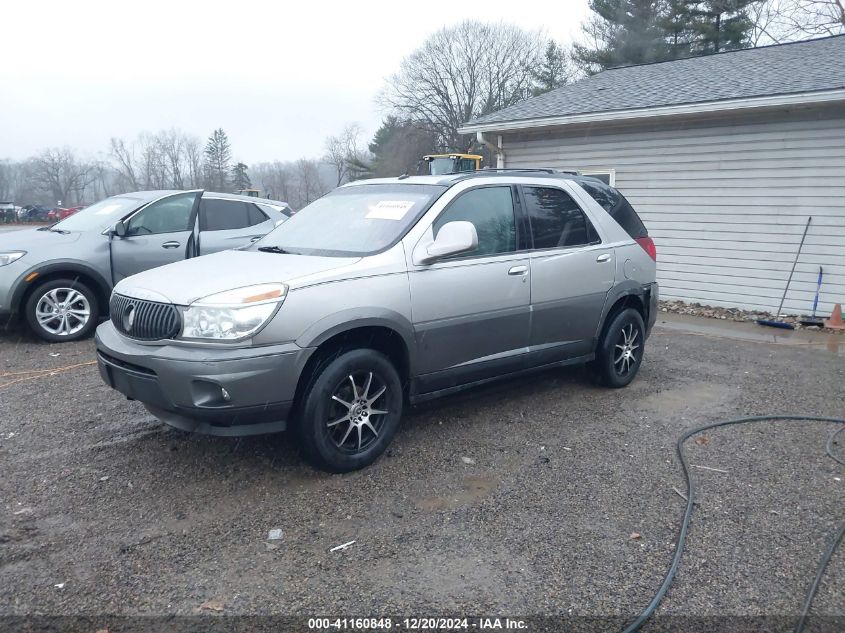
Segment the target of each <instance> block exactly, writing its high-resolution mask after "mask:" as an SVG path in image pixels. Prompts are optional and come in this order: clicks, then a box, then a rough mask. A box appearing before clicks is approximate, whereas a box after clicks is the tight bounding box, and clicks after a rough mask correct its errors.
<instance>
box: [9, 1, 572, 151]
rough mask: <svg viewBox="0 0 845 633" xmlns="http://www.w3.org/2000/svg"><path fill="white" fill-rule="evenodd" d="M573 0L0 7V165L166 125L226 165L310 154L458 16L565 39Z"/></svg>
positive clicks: (365, 117) (368, 124) (363, 111)
mask: <svg viewBox="0 0 845 633" xmlns="http://www.w3.org/2000/svg"><path fill="white" fill-rule="evenodd" d="M587 11H588V10H587V0H557V1H552V2H546V1H542V2H536V1H535V2H515V1H514V0H477V1H474V2H456V1H454V0H451V1H447V2H444V1H441V0H421V1H419V2H401V1H397V0H391V1H382V0H377V1H366V2H365V1H363V0H360V1H358V2H350V1H346V2H321V1H320V0H295V1H293V2H291V1H290V0H286V1H284V2H280V1H278V0H275V1H274V0H267V1H264V2H259V1H255V0H227V1H225V2H219V1H217V0H204V1H202V2H194V1H193V0H191V1H186V0H166V1H164V0H143V1H139V2H115V1H114V0H108V1H103V2H101V1H99V0H76V1H74V2H68V1H67V0H62V1H60V2H57V1H55V0H48V1H46V2H45V1H44V0H42V1H40V2H6V3H5V4H4V7H3V11H2V13H3V25H4V28H3V29H2V31H3V34H2V40H3V52H2V58H1V59H2V62H1V63H0V87H2V88H0V158H11V159H22V158H26V157H28V156H30V155H32V154H35V153H37V152H38V151H40V150H42V149H44V148H46V147H54V146H64V145H68V146H71V147H74V148H76V149H78V150H79V151H80V152H81V153H83V154H85V155H88V156H92V157H93V156H96V155H98V154H105V153H106V152H107V150H108V144H109V139H110V138H111V137H113V136H117V137H122V138H125V139H127V140H128V139H134V138H135V137H136V136H137V135H138V134H139V133H140V132H143V131H151V132H155V131H158V130H161V129H166V128H171V127H176V128H180V129H182V130H184V131H186V132H190V133H193V134H196V135H198V136H200V137H202V138H203V139H204V138H205V137H207V136H208V135H209V134H210V132H211V131H212V130H213V129H214V128H217V127H222V128H223V129H224V130H226V132H227V133H228V134H229V138H230V140H231V142H232V147H233V150H234V156H235V158H236V159H238V160H243V161H245V162H249V163H257V162H261V161H267V160H274V159H279V160H293V159H296V158H298V157H300V156H318V155H320V154H321V153H322V151H323V141H324V139H325V137H326V136H327V135H329V134H334V133H337V132H339V131H340V130H341V129H342V128H343V126H344V125H345V124H346V123H350V122H357V123H359V124H360V125H361V126H362V127H363V129H364V132H365V134H366V135H367V137H368V138H369V137H370V136H371V135H372V133H373V132H374V131H375V129H376V128H377V127H378V124H379V121H380V120H381V118H382V116H383V114H384V113H383V112H380V111H379V110H378V107H377V105H376V103H375V101H374V98H375V96H376V94H377V93H378V91H379V90H380V88H381V87H382V86H383V85H384V80H385V78H386V77H388V76H389V75H391V74H392V73H393V72H395V71H396V70H397V69H398V67H399V63H400V61H401V60H402V58H403V57H404V56H406V55H408V54H409V53H411V52H412V51H413V50H414V49H415V48H416V47H417V46H419V45H420V44H421V43H422V42H423V41H424V40H425V38H426V36H427V35H428V34H430V33H431V32H433V31H435V30H437V29H438V28H440V27H442V26H444V25H447V24H453V23H455V22H459V21H461V20H464V19H467V18H476V19H481V20H488V21H498V20H503V21H506V22H513V23H516V24H518V25H519V26H522V27H523V28H526V29H530V30H534V29H543V30H544V31H545V34H546V35H547V36H549V37H553V38H555V39H557V40H559V41H562V42H568V41H571V40H572V39H573V38H575V37H577V36H578V33H579V28H580V24H581V22H582V20H583V19H584V17H585V16H586V14H587Z"/></svg>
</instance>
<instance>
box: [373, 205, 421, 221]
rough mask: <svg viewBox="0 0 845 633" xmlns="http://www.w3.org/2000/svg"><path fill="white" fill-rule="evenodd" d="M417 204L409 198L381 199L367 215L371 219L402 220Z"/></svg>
mask: <svg viewBox="0 0 845 633" xmlns="http://www.w3.org/2000/svg"><path fill="white" fill-rule="evenodd" d="M415 204H416V203H415V202H410V201H408V200H381V201H380V202H378V203H376V205H375V206H372V207H370V211H369V213H367V215H366V216H365V217H366V218H367V219H371V220H401V219H402V218H404V217H405V214H406V213H407V212H408V209H410V208H411V207H413V206H414V205H415Z"/></svg>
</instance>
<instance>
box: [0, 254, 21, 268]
mask: <svg viewBox="0 0 845 633" xmlns="http://www.w3.org/2000/svg"><path fill="white" fill-rule="evenodd" d="M24 255H26V251H9V252H7V253H0V266H6V265H7V264H11V263H12V262H16V261H18V260H19V259H20V258H21V257H23V256H24Z"/></svg>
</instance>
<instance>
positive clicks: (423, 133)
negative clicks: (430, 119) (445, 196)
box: [368, 116, 437, 176]
mask: <svg viewBox="0 0 845 633" xmlns="http://www.w3.org/2000/svg"><path fill="white" fill-rule="evenodd" d="M436 148H437V134H436V133H435V132H432V131H431V130H428V129H426V128H425V127H424V126H422V125H420V124H418V123H413V122H409V121H402V120H400V119H399V118H398V117H396V116H388V117H387V118H385V119H384V121H383V122H382V124H381V127H379V129H378V130H376V133H375V135H374V137H373V140H372V142H371V143H370V144H369V147H368V149H369V150H370V154H371V155H372V161H371V163H370V164H369V165H368V168H369V173H370V174H371V175H374V176H399V175H401V174H415V173H416V172H417V165H418V163H419V162H420V161H421V160H422V157H423V156H425V155H426V154H433V153H435V151H436Z"/></svg>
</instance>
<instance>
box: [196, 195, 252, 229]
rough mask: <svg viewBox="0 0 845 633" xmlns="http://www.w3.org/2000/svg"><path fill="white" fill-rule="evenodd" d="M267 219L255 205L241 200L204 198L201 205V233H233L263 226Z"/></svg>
mask: <svg viewBox="0 0 845 633" xmlns="http://www.w3.org/2000/svg"><path fill="white" fill-rule="evenodd" d="M266 219H267V217H266V216H265V215H264V213H263V212H261V211H260V210H259V209H258V208H257V207H256V206H255V205H254V204H250V203H248V202H243V201H241V200H222V199H220V198H203V200H202V204H201V205H200V230H201V231H233V230H237V229H245V228H246V227H248V226H254V225H256V224H261V223H262V222H264V221H265V220H266Z"/></svg>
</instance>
